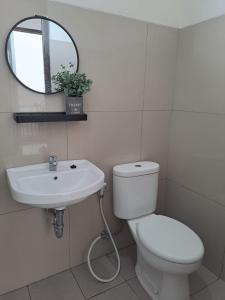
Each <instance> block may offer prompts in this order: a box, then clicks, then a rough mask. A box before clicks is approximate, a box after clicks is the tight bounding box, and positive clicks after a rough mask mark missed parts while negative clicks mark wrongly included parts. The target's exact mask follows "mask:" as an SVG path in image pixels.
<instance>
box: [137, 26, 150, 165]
mask: <svg viewBox="0 0 225 300" xmlns="http://www.w3.org/2000/svg"><path fill="white" fill-rule="evenodd" d="M148 36H149V30H148V24H146V38H145V59H144V62H145V66H144V82H143V91H142V107H141V128H140V153H139V157H140V160H142V158H143V125H144V124H143V121H144V102H145V89H146V74H147V57H148Z"/></svg>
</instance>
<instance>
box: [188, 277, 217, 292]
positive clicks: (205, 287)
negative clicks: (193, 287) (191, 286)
mask: <svg viewBox="0 0 225 300" xmlns="http://www.w3.org/2000/svg"><path fill="white" fill-rule="evenodd" d="M218 280H219V278H217V279H215V280H213V281H212V282H210V283H208V284H206V285H205V286H204V287H203V288H201V289H200V290H198V291H197V292H195V293H193V294H191V295H190V296H196V295H198V294H200V293H201V292H202V291H204V290H205V289H207V288H208V287H209V286H211V285H213V284H215V283H216V282H217V281H218Z"/></svg>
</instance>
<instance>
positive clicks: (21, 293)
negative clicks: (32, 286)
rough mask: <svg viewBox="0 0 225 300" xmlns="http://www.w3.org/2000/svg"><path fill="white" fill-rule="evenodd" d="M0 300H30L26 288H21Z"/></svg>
mask: <svg viewBox="0 0 225 300" xmlns="http://www.w3.org/2000/svg"><path fill="white" fill-rule="evenodd" d="M0 300H30V296H29V292H28V289H27V288H22V289H19V290H16V291H13V292H10V293H8V294H5V295H2V296H0Z"/></svg>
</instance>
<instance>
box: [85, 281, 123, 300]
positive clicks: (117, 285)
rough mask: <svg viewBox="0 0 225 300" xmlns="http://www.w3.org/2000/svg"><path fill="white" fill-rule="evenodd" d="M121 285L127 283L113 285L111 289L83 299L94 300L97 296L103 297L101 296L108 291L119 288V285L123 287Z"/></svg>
mask: <svg viewBox="0 0 225 300" xmlns="http://www.w3.org/2000/svg"><path fill="white" fill-rule="evenodd" d="M123 284H127V283H126V282H125V281H123V282H120V283H118V284H115V285H114V286H111V287H110V288H108V289H107V290H104V291H102V292H99V293H97V294H96V295H94V296H91V297H88V298H85V299H87V300H90V299H93V298H95V297H97V296H99V295H103V294H105V293H107V292H108V291H110V290H113V289H114V288H116V287H119V286H121V285H123Z"/></svg>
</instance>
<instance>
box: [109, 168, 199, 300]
mask: <svg viewBox="0 0 225 300" xmlns="http://www.w3.org/2000/svg"><path fill="white" fill-rule="evenodd" d="M158 174H159V165H158V164H157V163H154V162H136V163H130V164H123V165H119V166H115V167H114V168H113V203H114V214H115V215H116V216H117V217H118V218H121V219H125V220H127V222H128V225H129V228H130V230H131V233H132V235H133V237H134V240H135V242H136V244H137V264H136V267H135V270H136V274H137V277H138V280H139V282H140V283H141V285H142V286H143V287H144V289H145V290H146V292H147V293H148V294H149V295H150V296H151V297H152V299H153V300H190V296H189V281H188V275H189V274H191V273H192V272H194V271H196V270H197V269H198V268H199V267H200V265H201V262H202V258H203V255H204V246H203V243H202V241H201V239H200V238H199V237H198V235H197V234H196V233H195V232H194V231H192V230H191V229H190V228H189V227H187V226H186V225H184V224H182V223H181V222H179V221H176V220H174V219H172V218H169V217H166V216H162V215H156V214H155V213H154V212H155V209H156V203H157V189H158Z"/></svg>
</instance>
